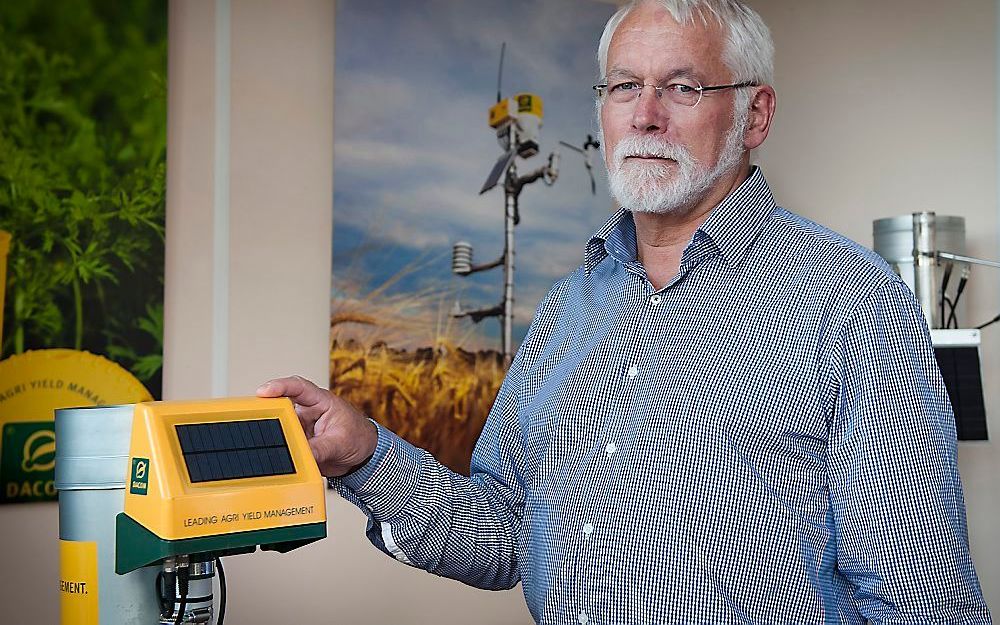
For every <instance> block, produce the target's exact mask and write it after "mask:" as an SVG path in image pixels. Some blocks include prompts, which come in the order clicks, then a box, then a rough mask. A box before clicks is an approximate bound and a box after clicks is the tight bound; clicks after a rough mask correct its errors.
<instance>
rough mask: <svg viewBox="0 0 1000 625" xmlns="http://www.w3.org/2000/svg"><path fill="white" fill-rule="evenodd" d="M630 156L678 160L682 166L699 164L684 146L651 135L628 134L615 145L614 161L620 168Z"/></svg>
mask: <svg viewBox="0 0 1000 625" xmlns="http://www.w3.org/2000/svg"><path fill="white" fill-rule="evenodd" d="M630 156H642V157H655V158H663V159H670V160H672V161H676V162H677V163H678V164H679V165H681V166H688V167H691V166H694V165H697V162H698V161H697V160H696V159H695V158H694V156H692V155H691V152H689V151H688V150H687V148H685V147H684V146H680V145H677V144H675V143H671V142H670V141H666V140H664V139H661V138H658V137H654V136H651V135H627V136H625V137H622V139H621V141H619V142H618V145H616V146H615V151H614V155H613V161H614V164H615V167H616V168H620V167H621V166H622V165H623V164H624V163H625V159H626V158H628V157H630Z"/></svg>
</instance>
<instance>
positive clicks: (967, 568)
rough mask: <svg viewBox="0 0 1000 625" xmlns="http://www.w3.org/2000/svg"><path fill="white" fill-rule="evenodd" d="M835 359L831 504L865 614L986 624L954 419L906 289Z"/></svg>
mask: <svg viewBox="0 0 1000 625" xmlns="http://www.w3.org/2000/svg"><path fill="white" fill-rule="evenodd" d="M833 354H834V355H833V358H832V359H831V364H832V369H831V371H832V372H833V378H834V386H835V391H834V393H833V397H834V399H833V402H832V414H831V421H830V443H829V456H828V471H829V486H830V506H831V511H832V515H833V519H832V521H833V525H834V531H835V534H836V536H835V539H836V547H837V566H838V568H839V570H840V572H841V573H842V574H843V575H844V576H846V577H847V578H848V579H849V580H850V582H851V583H852V585H853V592H854V600H855V602H856V604H857V607H858V609H859V610H860V612H861V613H862V614H863V615H864V616H865V617H866V618H868V619H869V620H870V621H871V622H873V623H989V622H990V615H989V610H988V609H987V608H986V605H985V602H984V600H983V597H982V592H981V590H980V587H979V582H978V580H977V578H976V573H975V570H974V567H973V562H972V557H971V554H970V552H969V545H968V534H967V530H966V520H965V503H964V500H963V495H962V485H961V480H960V478H959V473H958V466H957V460H956V440H955V420H954V416H953V414H952V410H951V405H950V403H949V401H948V395H947V390H946V388H945V386H944V382H943V380H942V378H941V374H940V371H939V369H938V366H937V362H936V360H935V358H934V351H933V348H932V347H931V343H930V335H929V333H928V331H927V327H926V324H925V323H924V320H923V316H922V314H921V312H920V307H919V305H918V304H917V302H916V300H915V298H914V297H913V294H912V293H911V292H910V291H909V289H908V288H907V287H906V286H905V285H904V284H902V283H900V282H898V281H893V282H890V283H887V284H886V285H884V286H883V287H881V288H879V289H878V290H876V291H875V292H873V293H872V294H871V295H870V296H869V297H868V298H867V300H866V301H864V302H863V303H861V304H860V305H859V306H858V308H857V310H856V311H855V313H854V314H853V315H852V317H851V318H850V319H849V321H848V322H847V323H846V324H845V326H844V328H843V329H842V330H841V332H840V337H839V342H838V343H837V345H836V347H835V348H834V350H833Z"/></svg>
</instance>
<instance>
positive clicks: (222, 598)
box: [215, 557, 226, 625]
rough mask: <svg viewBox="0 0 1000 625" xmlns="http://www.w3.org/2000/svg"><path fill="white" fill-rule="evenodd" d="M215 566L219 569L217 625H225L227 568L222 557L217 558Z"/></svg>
mask: <svg viewBox="0 0 1000 625" xmlns="http://www.w3.org/2000/svg"><path fill="white" fill-rule="evenodd" d="M215 568H217V569H219V620H217V621H216V622H215V625H223V622H224V621H225V620H226V570H225V569H224V568H222V558H220V557H216V558H215Z"/></svg>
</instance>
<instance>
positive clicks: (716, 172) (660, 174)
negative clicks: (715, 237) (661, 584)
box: [605, 115, 748, 214]
mask: <svg viewBox="0 0 1000 625" xmlns="http://www.w3.org/2000/svg"><path fill="white" fill-rule="evenodd" d="M741 117H742V118H741V119H737V120H736V121H735V122H734V123H733V126H732V128H730V129H729V132H728V133H726V144H725V146H724V147H723V150H722V154H720V155H719V161H718V162H717V163H716V164H715V167H713V168H711V169H705V168H704V167H702V166H701V164H700V163H699V162H698V160H697V159H696V158H695V157H694V156H692V155H691V152H689V151H688V149H687V148H685V147H684V146H680V145H675V144H673V143H670V142H668V141H665V140H663V139H661V138H658V137H656V136H654V135H628V136H626V137H624V138H622V140H621V141H620V142H619V143H618V145H617V146H615V152H614V154H613V155H612V163H611V165H610V166H609V167H608V188H609V190H610V191H611V195H612V196H613V197H614V199H615V200H617V201H618V204H619V205H620V206H622V207H624V208H626V209H628V210H630V211H632V212H634V213H657V214H665V213H671V212H675V211H678V210H680V209H683V208H687V207H692V206H694V205H695V204H696V203H697V202H698V200H700V199H701V198H702V197H703V196H704V195H705V193H706V192H707V191H708V190H709V189H711V188H712V187H713V186H714V185H715V183H716V182H718V181H719V179H720V178H722V176H724V175H726V174H728V173H730V172H731V171H733V169H735V168H736V166H737V165H739V163H740V161H741V159H742V158H743V152H744V149H743V137H744V134H745V133H746V128H747V121H748V120H747V115H743V116H741ZM637 154H642V155H646V156H656V157H659V158H668V159H671V160H672V161H674V162H673V163H646V162H637V161H634V160H629V161H626V160H625V158H626V157H627V156H632V155H637ZM605 164H607V163H605Z"/></svg>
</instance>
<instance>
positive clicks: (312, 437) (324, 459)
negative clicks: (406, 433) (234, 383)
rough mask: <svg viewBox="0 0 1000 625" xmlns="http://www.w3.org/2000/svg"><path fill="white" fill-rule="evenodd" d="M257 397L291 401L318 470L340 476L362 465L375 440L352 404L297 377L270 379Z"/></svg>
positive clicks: (368, 423)
mask: <svg viewBox="0 0 1000 625" xmlns="http://www.w3.org/2000/svg"><path fill="white" fill-rule="evenodd" d="M257 397H287V398H288V399H290V400H292V403H293V404H295V413H296V414H297V415H298V416H299V422H300V423H301V424H302V429H303V430H305V433H306V438H307V439H309V447H311V448H312V452H313V456H315V457H316V464H318V465H319V471H320V473H322V474H323V475H325V476H326V477H340V476H341V475H344V474H345V473H349V472H350V471H352V470H354V469H356V468H358V467H360V466H361V465H363V464H364V463H365V462H366V461H367V460H368V459H369V458H370V457H371V455H372V454H373V453H375V445H376V443H378V430H377V429H376V428H375V426H374V425H372V422H371V421H369V420H368V418H367V417H365V415H363V414H361V413H360V412H359V411H358V410H357V409H356V408H355V407H354V406H352V405H351V404H349V403H347V402H346V401H344V400H343V399H341V398H339V397H337V396H336V395H334V394H333V393H331V392H330V391H328V390H326V389H324V388H320V387H318V386H316V385H315V384H313V383H312V382H310V381H309V380H306V379H305V378H301V377H299V376H292V377H290V378H278V379H276V380H270V381H268V382H265V383H263V384H261V385H260V387H258V388H257Z"/></svg>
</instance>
